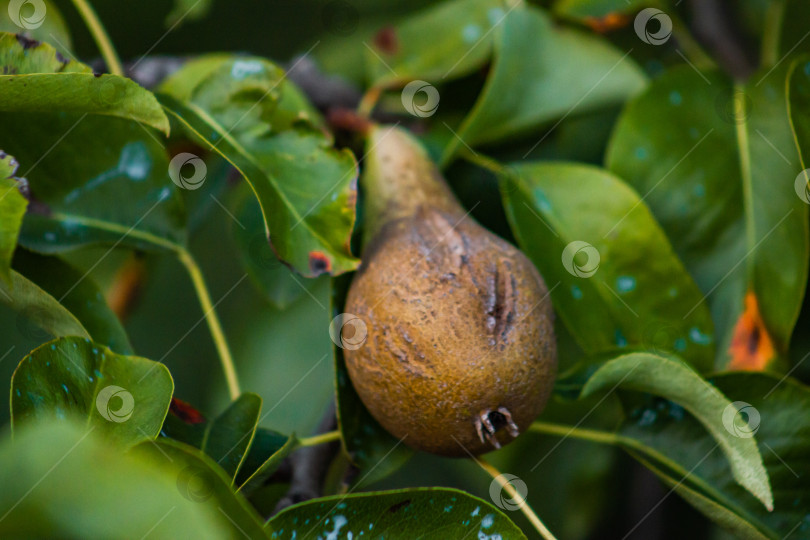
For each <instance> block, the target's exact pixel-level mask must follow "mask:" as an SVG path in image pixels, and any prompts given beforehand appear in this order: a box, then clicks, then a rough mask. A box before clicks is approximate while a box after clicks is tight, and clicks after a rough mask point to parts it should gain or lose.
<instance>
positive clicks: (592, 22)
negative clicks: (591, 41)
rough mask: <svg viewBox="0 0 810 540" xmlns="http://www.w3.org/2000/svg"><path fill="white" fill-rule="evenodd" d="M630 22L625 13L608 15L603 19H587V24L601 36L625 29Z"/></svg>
mask: <svg viewBox="0 0 810 540" xmlns="http://www.w3.org/2000/svg"><path fill="white" fill-rule="evenodd" d="M629 22H630V17H628V16H627V15H625V14H623V13H608V14H607V15H605V16H603V17H585V24H587V25H588V26H589V27H590V28H591V30H593V31H594V32H597V33H599V34H606V33H608V32H611V31H613V30H617V29H619V28H624V27H625V26H627V24H628V23H629Z"/></svg>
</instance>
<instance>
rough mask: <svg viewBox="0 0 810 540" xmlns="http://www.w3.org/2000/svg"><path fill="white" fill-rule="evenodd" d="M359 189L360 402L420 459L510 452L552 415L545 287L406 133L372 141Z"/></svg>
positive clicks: (552, 356) (356, 379)
mask: <svg viewBox="0 0 810 540" xmlns="http://www.w3.org/2000/svg"><path fill="white" fill-rule="evenodd" d="M361 182H362V186H363V189H364V192H365V201H366V202H365V211H366V215H365V216H366V218H365V219H366V238H365V242H364V243H365V246H364V248H363V254H362V261H363V262H362V264H361V266H360V269H359V270H358V271H357V273H356V274H355V276H354V279H353V281H352V284H351V287H350V289H349V293H348V296H347V300H346V307H345V312H346V313H347V314H351V315H353V316H356V317H357V318H359V319H360V320H362V321H363V323H365V332H366V333H367V334H366V335H365V336H358V335H354V336H349V337H351V338H352V340H351V342H352V343H355V344H356V343H359V342H362V339H360V340H358V338H363V337H365V341H364V342H362V345H360V346H351V347H347V348H346V350H345V351H344V357H345V359H346V365H347V368H348V372H349V376H350V378H351V381H352V384H353V385H354V388H355V389H356V391H357V393H358V394H359V396H360V398H361V399H362V401H363V403H364V404H365V406H366V408H367V409H368V410H369V411H370V412H371V414H372V415H373V416H374V418H375V419H376V420H377V421H378V422H379V423H380V424H381V425H382V426H383V427H384V428H385V429H386V430H388V431H389V432H390V433H391V434H392V435H394V436H395V437H397V438H400V439H402V440H403V442H404V443H405V444H407V445H410V446H411V447H413V448H415V449H417V450H422V451H426V452H432V453H435V454H440V455H445V456H466V455H470V454H471V455H475V454H480V453H483V452H487V451H490V450H492V449H494V448H499V447H500V446H501V445H503V444H506V443H508V442H510V441H511V440H513V439H514V438H515V437H517V436H518V435H519V434H520V433H521V432H523V431H526V429H527V428H528V426H529V425H530V424H531V422H532V421H534V419H535V418H536V417H537V416H538V415H539V414H540V412H541V411H542V410H543V407H544V406H545V404H546V401H547V400H548V398H549V395H550V394H551V390H552V386H553V384H554V378H555V375H556V369H557V355H556V344H555V339H554V324H553V319H554V313H553V311H552V306H551V300H550V298H549V295H548V290H547V288H546V285H545V283H544V282H543V279H542V278H541V276H540V274H539V273H538V272H537V269H536V268H535V267H534V265H533V264H532V263H531V262H530V261H529V260H528V259H527V258H526V256H525V255H523V254H522V253H521V252H520V251H519V250H517V249H516V248H515V247H513V246H512V245H511V244H509V243H508V242H506V241H504V240H502V239H500V238H498V237H497V236H495V235H494V234H492V233H490V232H489V231H487V230H486V229H484V228H483V227H482V226H481V225H479V224H478V223H476V222H475V221H474V220H473V218H472V217H470V215H469V213H468V212H466V211H465V210H464V208H463V207H462V206H461V204H460V203H459V202H458V201H457V200H456V198H455V196H454V195H453V193H452V192H451V191H450V188H449V187H448V186H447V184H446V183H445V181H444V179H443V178H442V176H441V174H440V172H439V170H438V169H437V167H436V166H435V165H434V164H433V162H432V161H431V160H430V158H429V157H428V155H427V153H426V151H425V150H424V149H423V148H422V147H421V145H420V143H419V142H418V141H417V140H416V139H414V138H413V137H412V136H410V135H409V134H408V133H407V132H406V131H404V130H402V129H399V128H396V127H382V126H372V127H371V128H370V129H369V132H368V139H367V156H366V160H365V168H364V171H363V176H362V179H361ZM360 329H361V330H362V326H361V327H360ZM346 330H347V327H344V332H345V331H346ZM351 331H353V332H357V331H358V326H357V325H356V324H355V325H353V326H352V330H351Z"/></svg>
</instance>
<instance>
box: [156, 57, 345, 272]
mask: <svg viewBox="0 0 810 540" xmlns="http://www.w3.org/2000/svg"><path fill="white" fill-rule="evenodd" d="M160 90H161V92H162V93H161V94H159V96H158V97H159V99H160V100H161V103H162V104H163V105H164V106H165V107H166V108H167V110H169V111H170V112H171V114H172V115H173V116H174V117H175V118H176V119H177V120H178V121H179V122H180V123H181V124H182V126H183V127H184V129H186V131H188V132H189V134H190V135H191V136H192V138H194V139H195V140H196V141H197V142H199V143H200V144H202V145H203V146H204V147H206V148H210V149H212V150H215V151H217V152H218V153H220V154H221V155H222V156H223V157H224V158H225V159H226V160H228V161H229V162H230V163H231V164H232V165H233V166H234V167H235V168H236V169H237V170H238V171H239V172H240V174H242V176H244V177H245V179H246V180H247V181H248V183H249V184H250V186H251V187H252V188H253V191H254V194H255V195H256V198H257V199H258V201H259V204H260V206H261V209H262V213H263V216H264V222H265V225H264V228H265V232H266V234H267V235H268V237H269V238H270V242H271V244H272V246H273V249H274V251H275V252H276V254H277V255H278V256H279V257H280V258H281V259H282V260H283V261H285V262H286V263H287V264H289V265H290V266H292V267H293V268H294V269H295V270H296V271H298V272H299V273H301V274H302V275H304V276H306V277H316V276H318V275H320V274H322V273H330V274H340V273H342V272H346V271H349V270H352V269H354V268H356V267H357V264H358V260H357V259H355V258H354V257H353V256H352V255H351V251H350V246H349V239H350V235H351V230H352V227H353V225H354V219H355V202H356V194H357V163H356V162H355V160H354V157H353V155H352V154H351V152H349V151H348V150H344V151H338V150H335V149H334V148H332V141H331V138H330V137H328V136H327V135H325V133H324V131H323V130H322V129H321V123H320V119H319V118H317V116H316V114H315V112H314V111H313V110H312V108H311V107H309V106H302V104H304V103H305V100H304V98H303V97H302V96H301V95H300V91H298V90H297V89H296V88H295V87H294V86H293V85H292V83H290V82H289V81H287V80H286V79H284V77H283V73H282V72H281V70H279V68H277V67H276V66H274V65H273V64H271V63H270V62H267V61H266V60H262V59H259V58H238V57H223V56H221V55H218V56H215V57H203V58H202V59H199V60H196V61H194V62H190V63H189V64H187V65H186V66H184V68H183V69H181V70H180V71H179V72H177V73H175V74H174V75H173V76H172V77H170V78H169V79H168V80H167V81H166V82H164V83H163V85H162V86H161V89H160ZM302 107H303V108H302ZM279 130H280V131H279Z"/></svg>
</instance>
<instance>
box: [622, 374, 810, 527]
mask: <svg viewBox="0 0 810 540" xmlns="http://www.w3.org/2000/svg"><path fill="white" fill-rule="evenodd" d="M712 383H713V384H714V385H715V386H716V387H717V388H718V390H719V391H720V392H722V393H723V394H724V395H726V396H728V398H729V399H730V400H737V401H735V402H734V408H733V409H730V414H728V415H727V420H726V421H727V423H728V427H727V429H728V431H729V432H730V433H731V434H732V435H735V436H736V437H740V438H741V439H739V440H748V441H756V443H757V445H758V446H759V450H760V452H761V454H762V459H763V463H764V466H765V468H766V470H767V473H768V477H769V478H770V483H771V486H772V490H773V497H774V504H773V508H774V510H773V511H772V512H769V511H767V509H765V508H764V507H763V506H762V504H761V503H760V502H759V501H758V500H757V499H755V498H754V497H753V496H752V495H751V494H750V493H748V492H747V491H745V490H744V489H742V488H741V487H740V486H739V485H738V484H737V483H736V482H734V480H733V478H731V477H730V476H729V474H728V465H727V462H726V459H725V457H724V456H723V455H722V454H721V453H720V452H717V451H712V448H715V447H716V442H715V441H714V440H713V439H712V438H711V437H710V436H709V434H708V433H706V431H705V429H704V428H703V426H701V424H700V423H699V422H698V421H697V420H696V419H695V418H693V417H692V416H690V415H685V414H684V411H683V409H681V408H680V407H678V406H677V405H674V404H671V403H667V402H661V401H658V402H656V403H649V404H642V405H640V406H638V407H637V408H634V409H632V410H631V411H630V413H629V418H628V420H627V421H626V422H625V423H624V425H623V426H622V427H621V429H620V431H619V433H620V435H621V436H622V439H623V443H622V445H623V446H625V447H626V448H627V449H628V450H629V451H630V452H631V454H633V455H634V456H636V457H637V458H639V459H641V460H642V462H644V463H645V464H646V465H648V466H650V467H651V468H652V469H653V471H654V472H655V473H656V474H657V475H659V476H660V477H661V478H662V479H663V480H664V481H665V482H666V483H667V484H668V485H670V486H673V488H674V489H675V490H676V491H677V492H678V493H679V494H680V495H681V496H682V497H684V498H685V499H686V500H687V501H688V502H689V503H690V504H692V505H693V506H695V507H696V508H697V509H698V510H700V511H701V512H703V513H704V514H706V515H707V516H708V517H710V518H711V519H713V520H715V521H717V522H719V523H721V524H724V525H725V526H726V528H729V529H731V530H734V531H735V532H737V534H738V535H739V537H741V538H756V539H762V538H771V539H774V540H779V539H781V538H784V536H785V534H786V533H787V532H788V531H793V534H794V535H795V536H796V537H797V538H801V537H802V536H803V535H806V533H807V531H808V530H810V524H809V523H808V522H807V515H808V513H810V484H808V483H807V481H806V478H807V476H808V475H810V457H809V456H810V452H809V451H808V445H810V419H808V417H807V415H806V414H805V412H806V411H807V408H808V407H810V389H808V388H807V386H804V385H802V384H800V383H798V382H797V381H795V380H793V379H790V378H788V379H785V378H781V377H775V376H772V375H769V374H766V373H724V374H720V375H717V376H715V377H713V379H712ZM754 435H756V438H753V437H754ZM683 441H689V444H683Z"/></svg>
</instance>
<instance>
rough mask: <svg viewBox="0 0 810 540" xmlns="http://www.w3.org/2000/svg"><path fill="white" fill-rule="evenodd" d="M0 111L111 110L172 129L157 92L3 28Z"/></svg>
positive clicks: (110, 112)
mask: <svg viewBox="0 0 810 540" xmlns="http://www.w3.org/2000/svg"><path fill="white" fill-rule="evenodd" d="M0 111H7V112H49V113H55V112H70V113H77V114H81V113H84V114H101V115H110V116H117V117H120V118H126V119H130V120H134V121H137V122H142V123H144V124H147V125H149V126H152V127H154V128H155V129H158V130H160V131H163V132H164V133H166V134H167V135H168V133H169V120H168V118H167V117H166V114H165V113H164V112H163V109H162V108H161V107H160V104H159V103H158V102H157V100H156V99H155V96H154V95H152V93H151V92H149V91H148V90H146V89H144V88H142V87H141V86H139V85H138V84H137V83H136V82H135V81H132V80H131V79H127V78H125V77H120V76H118V75H96V74H94V73H93V70H92V69H90V67H89V66H86V65H84V64H81V63H79V62H76V61H74V60H67V59H65V58H64V57H63V56H62V55H61V54H59V53H58V52H57V51H56V49H54V48H53V47H51V46H50V45H48V44H47V43H40V42H37V41H32V40H29V39H27V38H24V37H22V36H19V35H14V34H7V33H0Z"/></svg>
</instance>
